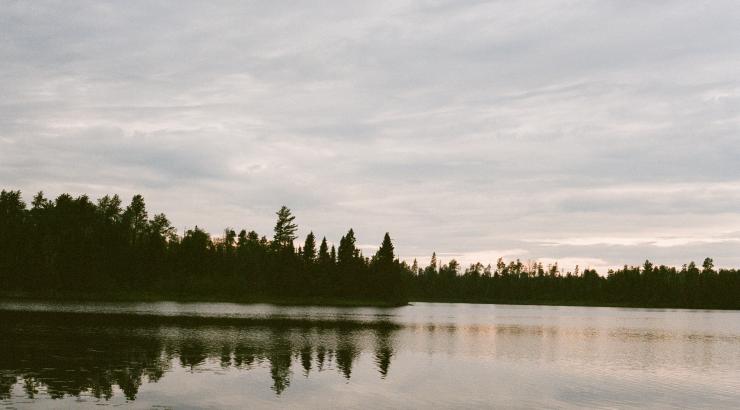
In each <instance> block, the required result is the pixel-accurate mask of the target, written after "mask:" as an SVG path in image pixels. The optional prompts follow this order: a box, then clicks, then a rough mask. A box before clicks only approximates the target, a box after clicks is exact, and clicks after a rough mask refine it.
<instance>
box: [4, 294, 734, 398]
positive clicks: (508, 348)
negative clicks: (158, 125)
mask: <svg viewBox="0 0 740 410" xmlns="http://www.w3.org/2000/svg"><path fill="white" fill-rule="evenodd" d="M0 403H2V405H3V407H6V408H26V407H33V408H60V407H63V408H68V407H73V408H74V407H80V408H98V407H101V406H118V405H124V406H126V407H137V408H138V407H141V408H152V407H159V408H170V407H172V408H202V407H210V408H232V407H240V408H246V407H251V408H286V407H300V408H358V409H359V408H362V409H365V408H476V407H478V408H480V407H489V408H490V407H503V408H532V407H539V408H541V407H547V408H589V409H590V408H671V407H675V408H712V409H718V408H739V407H740V312H738V311H718V310H712V311H709V310H673V309H632V308H598V307H554V306H513V305H476V304H443V303H439V304H436V303H414V304H413V305H411V306H405V307H400V308H385V309H380V308H332V307H285V306H271V305H238V304H229V303H170V302H163V303H43V302H25V301H24V302H12V301H10V302H8V301H6V302H0Z"/></svg>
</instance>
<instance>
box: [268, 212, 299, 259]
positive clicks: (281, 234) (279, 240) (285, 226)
mask: <svg viewBox="0 0 740 410" xmlns="http://www.w3.org/2000/svg"><path fill="white" fill-rule="evenodd" d="M275 214H276V215H277V217H278V219H277V222H276V223H275V229H274V230H275V236H274V237H273V243H274V244H275V245H276V246H277V247H279V248H286V247H290V246H292V245H293V241H294V240H295V239H296V238H297V236H296V231H298V225H296V224H295V223H294V222H293V221H294V220H295V216H293V214H292V213H291V212H290V209H288V207H286V206H285V205H283V206H282V207H281V208H280V210H279V211H277V212H276V213H275Z"/></svg>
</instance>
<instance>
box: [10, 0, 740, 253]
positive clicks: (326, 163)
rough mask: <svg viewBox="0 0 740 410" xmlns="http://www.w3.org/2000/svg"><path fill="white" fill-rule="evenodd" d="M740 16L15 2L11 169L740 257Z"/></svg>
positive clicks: (38, 176)
mask: <svg viewBox="0 0 740 410" xmlns="http://www.w3.org/2000/svg"><path fill="white" fill-rule="evenodd" d="M739 19H740V8H739V7H737V5H736V3H734V2H731V1H727V2H723V1H714V2H710V3H700V2H690V1H686V2H670V3H645V2H622V1H615V2H571V1H563V2H552V1H543V2H528V3H526V4H524V3H519V2H505V1H493V2H466V3H465V4H461V3H459V2H403V1H390V2H373V3H367V4H359V3H347V2H333V1H322V2H315V3H310V4H309V3H305V2H296V3H280V4H277V3H275V4H267V3H263V2H212V3H202V2H185V1H183V2H176V3H172V2H131V3H127V4H126V5H125V6H124V5H121V4H118V3H115V2H33V3H28V2H20V1H17V2H16V1H9V2H6V3H5V4H4V6H3V8H2V11H0V61H2V64H0V96H2V99H1V100H0V182H2V186H3V187H4V188H13V189H22V190H23V191H24V192H25V193H26V195H27V196H30V194H31V193H32V192H34V191H37V190H40V189H43V190H45V191H48V192H49V193H50V194H58V193H60V192H63V191H71V192H74V193H88V194H90V195H91V196H98V195H102V194H105V193H108V192H119V193H121V194H123V195H133V194H134V193H138V192H141V193H142V194H144V195H145V197H146V198H147V200H148V204H149V206H150V208H152V209H153V210H154V211H164V212H166V213H167V214H168V215H169V216H170V217H171V219H172V220H173V221H174V222H175V224H176V225H177V226H178V227H179V228H182V227H186V226H192V225H194V224H196V223H197V224H199V225H203V226H205V227H206V228H207V229H209V230H210V231H211V232H214V233H218V232H220V231H221V230H222V229H223V227H225V226H235V227H242V226H244V227H248V228H254V229H257V230H258V231H260V232H264V233H268V232H269V230H270V229H271V227H272V218H273V212H274V210H275V209H276V208H277V207H279V206H280V205H282V204H287V205H289V206H291V207H292V208H293V209H294V210H295V213H296V214H297V216H298V220H299V222H300V225H301V229H302V231H301V232H302V233H304V234H305V233H307V232H308V230H314V231H315V232H318V233H319V235H327V237H328V238H329V239H331V240H337V238H338V237H339V236H340V235H342V234H343V233H344V232H345V231H346V230H347V229H348V228H349V227H350V226H352V227H354V228H355V230H356V231H357V232H358V235H359V238H360V242H361V243H364V244H372V243H375V242H379V241H380V239H381V238H382V234H383V233H384V232H385V230H390V231H391V233H392V235H393V237H394V238H395V239H396V244H397V250H398V251H399V252H400V253H401V255H402V256H404V257H406V258H412V257H414V256H418V257H423V258H424V260H425V261H426V258H428V256H425V255H429V254H431V252H432V250H437V251H438V252H440V253H442V254H444V256H443V259H444V258H450V257H458V258H460V259H463V260H466V261H467V260H472V259H475V258H481V259H489V260H491V261H493V260H495V258H496V257H497V255H504V256H506V257H507V258H511V257H521V258H523V259H542V260H547V261H551V260H561V261H565V262H567V263H578V261H581V262H584V263H585V264H592V265H598V266H604V267H606V266H618V265H621V264H622V263H639V262H640V261H642V260H643V259H644V258H646V257H651V258H655V259H656V260H657V262H659V263H667V264H680V263H684V262H686V261H687V260H689V259H699V258H700V257H701V256H702V255H704V256H706V255H714V256H715V260H716V262H717V263H718V264H719V265H724V266H726V265H733V266H740V256H736V255H737V253H736V252H733V251H732V250H733V249H737V248H738V247H740V243H737V241H736V238H735V236H733V235H735V233H736V232H739V231H740V212H739V211H740V208H738V206H739V205H737V204H740V201H739V200H740V162H738V161H737V158H738V157H740V137H739V136H738V131H740V79H738V77H737V67H739V66H740V49H739V48H738V47H737V44H740V29H739V28H738V25H737V21H738V20H739ZM656 238H657V239H656ZM489 260H484V262H488V261H489ZM582 264H583V263H582Z"/></svg>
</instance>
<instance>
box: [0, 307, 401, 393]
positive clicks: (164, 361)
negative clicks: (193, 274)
mask: <svg viewBox="0 0 740 410" xmlns="http://www.w3.org/2000/svg"><path fill="white" fill-rule="evenodd" d="M3 316H5V317H3ZM24 316H25V315H23V314H8V313H6V314H5V315H0V319H2V321H3V323H4V324H3V325H0V346H3V347H4V348H3V349H2V351H0V374H1V375H2V377H1V378H0V398H1V399H9V398H10V394H11V389H12V387H13V386H14V385H16V384H20V385H22V388H23V391H24V393H25V394H26V395H27V397H28V398H30V399H33V398H35V397H36V396H37V395H38V394H39V391H40V390H43V391H44V392H45V394H46V395H48V396H49V397H50V398H53V399H54V398H63V397H65V395H69V396H79V395H80V394H82V393H89V394H90V395H91V396H92V397H95V398H104V399H110V398H112V396H113V387H114V386H118V387H119V388H120V390H121V391H122V393H123V395H124V396H125V397H126V399H128V400H134V399H136V395H137V393H138V391H139V388H140V387H141V385H142V383H145V382H157V381H158V380H160V379H161V378H162V377H163V376H164V375H165V374H166V372H167V371H169V370H171V368H172V366H173V365H175V366H179V367H181V368H184V369H186V370H188V371H189V372H191V373H192V372H199V371H204V370H205V371H213V368H214V366H211V365H217V366H218V367H219V368H220V369H230V368H233V369H238V370H240V371H249V370H251V369H254V368H262V367H268V368H269V374H270V376H271V378H272V386H271V388H272V390H273V391H274V392H275V394H278V395H279V394H281V393H282V392H283V391H284V390H285V389H287V388H288V387H289V386H290V382H291V377H292V376H293V375H292V367H293V364H294V362H295V363H299V364H300V366H301V367H302V373H303V376H305V377H309V376H310V374H311V372H312V371H315V372H322V371H324V370H327V369H333V370H335V371H338V372H339V373H340V374H341V375H342V376H343V377H344V378H345V379H347V380H349V379H350V378H351V377H352V367H353V364H354V362H355V361H356V360H357V358H358V356H359V355H360V353H361V352H363V351H369V352H372V354H373V357H374V362H375V365H376V368H377V372H378V375H379V377H381V378H383V377H385V376H386V375H387V374H388V370H389V367H390V363H391V357H392V356H393V347H392V332H393V330H392V327H389V326H375V327H374V328H356V327H355V326H351V325H352V324H351V323H347V322H338V323H337V324H336V327H327V326H326V324H324V326H321V327H316V326H313V325H311V324H310V323H300V324H301V327H298V328H296V327H285V326H284V324H282V323H278V324H276V325H274V326H247V327H235V326H209V325H199V326H187V327H183V326H176V327H175V326H140V325H135V324H134V325H122V324H120V323H118V324H116V325H111V323H110V322H106V321H105V317H101V316H97V317H96V319H99V320H101V321H100V323H98V324H95V325H91V324H90V320H89V319H86V320H85V324H84V325H82V326H80V325H76V326H68V325H67V324H60V323H64V322H65V320H70V319H72V318H74V316H72V315H68V314H67V315H56V314H53V313H49V314H45V315H33V316H32V317H33V323H23V324H21V323H18V321H16V322H15V324H11V323H12V322H11V320H12V319H23V318H24ZM60 318H62V320H60ZM248 323H249V322H248Z"/></svg>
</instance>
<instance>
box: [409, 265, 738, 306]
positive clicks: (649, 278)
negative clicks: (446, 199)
mask: <svg viewBox="0 0 740 410" xmlns="http://www.w3.org/2000/svg"><path fill="white" fill-rule="evenodd" d="M410 278H411V280H410V281H411V286H410V287H409V288H410V289H411V295H410V298H411V299H412V300H433V301H466V302H498V303H542V304H578V305H596V306H642V307H685V308H717V309H739V308H740V271H739V270H736V269H715V268H714V263H713V261H712V259H710V258H706V259H705V260H704V263H703V264H702V266H701V267H698V266H696V264H695V263H694V262H691V263H689V264H688V265H684V266H683V267H681V268H676V267H671V266H664V265H661V266H655V265H653V264H652V263H651V262H650V261H645V263H644V265H643V266H624V267H623V268H621V269H618V270H609V272H608V274H607V275H606V276H600V275H599V274H598V273H597V272H596V271H595V270H593V269H585V270H583V272H581V271H580V269H579V267H578V266H576V268H575V270H574V271H573V272H563V271H562V270H561V269H560V268H559V267H558V265H557V264H553V265H550V266H547V267H544V266H543V265H542V263H527V264H524V263H522V262H521V261H520V260H518V259H517V260H516V261H512V262H509V263H508V264H507V263H505V262H504V261H503V259H499V260H498V263H497V264H496V266H491V265H488V266H484V265H482V264H481V263H475V264H472V265H470V266H469V267H468V268H466V269H465V270H463V269H462V268H461V267H460V265H459V264H458V263H457V261H455V260H454V259H453V260H451V261H450V262H449V263H447V264H444V265H441V264H440V263H438V262H437V258H436V255H432V260H431V262H430V263H429V266H427V267H426V268H419V267H418V266H417V263H416V261H414V263H413V265H412V267H411V274H410Z"/></svg>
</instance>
